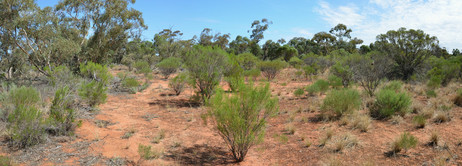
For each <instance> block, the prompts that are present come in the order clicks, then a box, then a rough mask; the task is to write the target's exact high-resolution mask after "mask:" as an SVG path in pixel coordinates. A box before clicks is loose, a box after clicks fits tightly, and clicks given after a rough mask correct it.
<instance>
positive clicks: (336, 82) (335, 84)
mask: <svg viewBox="0 0 462 166" xmlns="http://www.w3.org/2000/svg"><path fill="white" fill-rule="evenodd" d="M327 81H329V85H330V86H332V88H335V89H338V88H340V87H341V86H342V85H343V84H342V79H341V78H339V77H337V76H335V75H330V76H329V77H328V78H327Z"/></svg>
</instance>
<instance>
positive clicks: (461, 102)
mask: <svg viewBox="0 0 462 166" xmlns="http://www.w3.org/2000/svg"><path fill="white" fill-rule="evenodd" d="M454 104H455V105H457V106H459V107H462V88H461V89H459V90H457V95H456V97H455V98H454Z"/></svg>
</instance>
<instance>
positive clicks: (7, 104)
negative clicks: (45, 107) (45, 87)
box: [1, 86, 44, 148]
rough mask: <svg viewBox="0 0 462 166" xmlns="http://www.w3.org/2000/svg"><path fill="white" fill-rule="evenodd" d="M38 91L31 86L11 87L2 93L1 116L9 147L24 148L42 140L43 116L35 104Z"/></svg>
mask: <svg viewBox="0 0 462 166" xmlns="http://www.w3.org/2000/svg"><path fill="white" fill-rule="evenodd" d="M40 101H41V99H40V94H39V92H38V91H37V90H36V89H35V88H32V87H24V86H22V87H19V88H17V87H12V88H11V89H10V91H9V92H7V93H4V94H3V95H2V103H1V105H2V110H3V111H5V112H3V116H6V117H3V118H6V122H7V124H6V135H7V138H8V145H9V146H10V147H16V148H25V147H29V146H32V145H35V144H38V143H40V142H41V141H42V140H43V134H44V130H43V117H42V113H41V112H40V110H38V109H37V106H38V104H39V102H40Z"/></svg>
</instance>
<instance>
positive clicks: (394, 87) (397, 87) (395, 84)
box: [382, 80, 403, 92]
mask: <svg viewBox="0 0 462 166" xmlns="http://www.w3.org/2000/svg"><path fill="white" fill-rule="evenodd" d="M402 87H403V82H401V81H398V80H394V81H390V82H388V84H386V85H385V86H384V87H383V88H382V89H384V90H391V91H395V92H399V91H401V89H402Z"/></svg>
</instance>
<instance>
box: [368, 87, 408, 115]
mask: <svg viewBox="0 0 462 166" xmlns="http://www.w3.org/2000/svg"><path fill="white" fill-rule="evenodd" d="M411 103H412V101H411V97H409V96H408V95H407V94H406V93H405V92H396V91H394V90H390V89H382V90H380V91H379V92H378V93H377V95H376V100H375V102H374V104H373V105H372V107H371V108H370V112H371V116H372V117H374V118H378V119H386V118H390V117H391V116H393V115H395V114H399V115H401V116H404V115H405V114H407V113H408V112H409V111H410V109H409V106H410V105H411Z"/></svg>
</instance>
